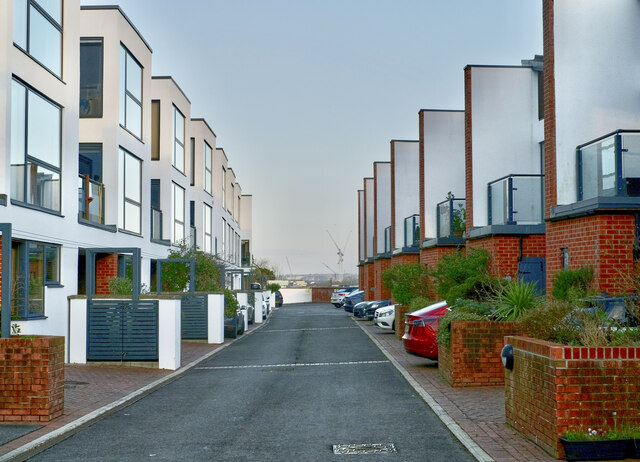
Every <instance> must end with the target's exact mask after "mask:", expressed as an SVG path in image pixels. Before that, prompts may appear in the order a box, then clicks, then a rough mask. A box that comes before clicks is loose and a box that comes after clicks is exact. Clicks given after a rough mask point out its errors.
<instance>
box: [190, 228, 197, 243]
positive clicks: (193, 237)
mask: <svg viewBox="0 0 640 462" xmlns="http://www.w3.org/2000/svg"><path fill="white" fill-rule="evenodd" d="M189 247H190V248H192V249H195V248H196V228H195V227H194V226H190V227H189Z"/></svg>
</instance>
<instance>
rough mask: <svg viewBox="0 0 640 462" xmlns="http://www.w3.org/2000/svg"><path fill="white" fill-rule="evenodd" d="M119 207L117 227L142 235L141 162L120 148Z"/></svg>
mask: <svg viewBox="0 0 640 462" xmlns="http://www.w3.org/2000/svg"><path fill="white" fill-rule="evenodd" d="M118 176H119V184H120V185H122V186H121V189H120V197H121V201H120V206H119V226H120V228H121V229H124V230H125V231H130V232H132V233H136V234H141V233H142V226H141V220H142V184H141V183H142V161H141V160H140V159H138V158H137V157H135V156H134V155H133V154H131V153H129V152H127V151H125V150H124V149H122V148H120V163H119V171H118Z"/></svg>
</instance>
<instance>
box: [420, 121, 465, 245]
mask: <svg viewBox="0 0 640 462" xmlns="http://www.w3.org/2000/svg"><path fill="white" fill-rule="evenodd" d="M423 117H424V118H423V133H424V204H425V205H424V213H425V229H424V233H423V236H424V237H425V238H435V237H437V235H438V228H437V226H438V225H437V223H438V222H437V210H436V206H437V205H438V204H439V203H440V202H442V201H444V200H445V199H446V198H447V193H448V192H449V191H451V192H452V193H453V194H454V196H455V197H456V198H464V196H465V170H464V154H465V152H464V111H430V110H425V111H423Z"/></svg>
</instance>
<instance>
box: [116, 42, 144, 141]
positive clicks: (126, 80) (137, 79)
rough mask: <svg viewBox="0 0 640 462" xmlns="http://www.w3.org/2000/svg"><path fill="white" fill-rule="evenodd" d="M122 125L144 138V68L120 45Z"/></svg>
mask: <svg viewBox="0 0 640 462" xmlns="http://www.w3.org/2000/svg"><path fill="white" fill-rule="evenodd" d="M120 125H122V126H123V127H124V128H126V129H127V130H128V131H130V132H131V133H132V134H133V135H135V136H136V137H138V138H142V66H141V65H140V63H138V61H136V59H135V58H134V57H133V55H132V54H131V53H129V50H127V49H126V48H125V47H124V45H120Z"/></svg>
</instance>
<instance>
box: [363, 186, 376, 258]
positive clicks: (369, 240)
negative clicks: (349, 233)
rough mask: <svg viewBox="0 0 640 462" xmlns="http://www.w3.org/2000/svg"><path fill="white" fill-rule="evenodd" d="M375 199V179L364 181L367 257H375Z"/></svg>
mask: <svg viewBox="0 0 640 462" xmlns="http://www.w3.org/2000/svg"><path fill="white" fill-rule="evenodd" d="M373 199H374V197H373V178H365V179H364V206H365V211H366V222H365V257H366V258H371V257H373V235H374V232H375V230H374V229H373V213H374V210H375V208H374V205H375V204H374V200H373Z"/></svg>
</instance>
